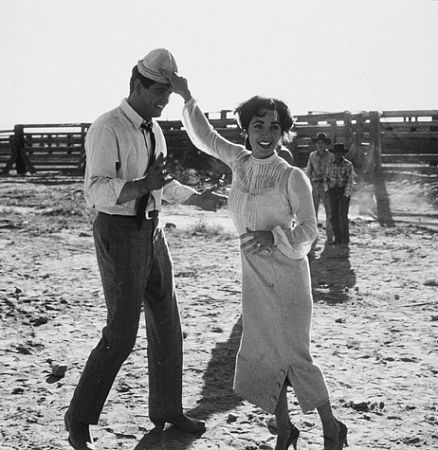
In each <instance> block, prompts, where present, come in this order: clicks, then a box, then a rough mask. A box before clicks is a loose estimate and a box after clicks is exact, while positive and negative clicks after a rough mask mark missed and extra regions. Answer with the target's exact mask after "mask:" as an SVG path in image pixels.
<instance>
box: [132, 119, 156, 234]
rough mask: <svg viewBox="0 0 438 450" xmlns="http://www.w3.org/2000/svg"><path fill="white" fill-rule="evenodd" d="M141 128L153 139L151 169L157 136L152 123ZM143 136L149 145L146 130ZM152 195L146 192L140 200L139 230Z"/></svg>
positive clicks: (137, 217) (143, 124)
mask: <svg viewBox="0 0 438 450" xmlns="http://www.w3.org/2000/svg"><path fill="white" fill-rule="evenodd" d="M141 128H142V130H144V131H145V132H146V133H149V137H150V140H151V148H150V149H149V150H150V151H149V162H148V167H147V170H149V169H150V168H151V166H152V164H154V162H155V136H154V132H153V131H152V125H151V124H150V123H142V124H141ZM143 136H144V140H145V143H146V146H147V141H146V136H145V135H144V132H143ZM150 195H151V193H150V192H148V193H147V194H144V195H143V197H140V200H139V202H138V206H137V215H136V220H137V228H138V229H139V230H140V228H141V225H142V223H143V221H144V218H145V211H146V206H147V204H148V200H149V197H150Z"/></svg>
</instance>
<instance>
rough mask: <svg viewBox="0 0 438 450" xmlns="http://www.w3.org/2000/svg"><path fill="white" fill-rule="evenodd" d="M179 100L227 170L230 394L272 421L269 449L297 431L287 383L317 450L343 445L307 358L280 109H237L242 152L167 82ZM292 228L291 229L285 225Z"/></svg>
mask: <svg viewBox="0 0 438 450" xmlns="http://www.w3.org/2000/svg"><path fill="white" fill-rule="evenodd" d="M169 80H170V82H171V88H172V90H173V92H175V93H177V94H179V95H181V97H182V98H183V99H184V101H185V105H184V109H183V121H184V125H185V127H186V129H187V132H188V134H189V136H190V139H191V140H192V142H193V143H194V145H196V147H198V148H199V149H201V150H202V151H204V152H206V153H208V154H210V155H212V156H214V157H216V158H218V159H220V160H222V161H223V162H225V163H226V164H228V165H229V166H230V168H231V169H232V172H233V181H232V186H231V191H230V196H229V199H228V205H229V209H230V212H231V215H232V219H233V222H234V225H235V227H236V229H237V231H238V233H239V236H240V240H241V254H242V272H243V273H242V308H243V334H242V341H241V344H240V349H239V353H238V355H237V361H236V372H235V379H234V390H235V392H236V393H237V394H238V395H239V396H241V397H242V398H245V399H247V400H249V401H250V402H252V403H254V404H256V405H257V406H259V407H261V408H263V409H265V410H266V411H268V412H270V413H273V414H275V416H276V419H277V426H278V437H277V443H276V447H275V449H276V450H283V449H287V448H289V446H290V445H293V447H294V448H295V449H296V446H297V440H298V436H299V430H298V429H297V428H296V427H295V426H294V425H292V423H291V422H290V419H289V413H288V405H287V395H286V388H287V385H288V384H290V385H291V386H292V387H293V389H294V391H295V394H296V396H297V399H298V401H299V403H300V406H301V408H302V409H303V411H304V412H308V411H311V410H313V409H315V408H317V410H318V412H319V415H320V417H321V420H322V425H323V431H324V449H325V450H338V449H342V448H343V447H344V444H345V445H347V438H346V436H347V428H346V426H345V425H344V424H343V423H341V422H339V421H338V420H337V419H336V418H335V417H334V415H333V412H332V409H331V406H330V401H329V394H328V391H327V387H326V384H325V382H324V379H323V376H322V374H321V371H320V369H319V368H318V367H317V366H316V365H315V364H314V363H313V362H312V357H311V355H310V351H309V347H310V323H311V315H312V304H313V303H312V294H311V284H310V271H309V265H308V260H307V257H306V255H307V253H308V251H309V250H310V247H311V244H312V242H313V240H314V239H315V237H316V233H317V228H316V219H315V210H314V207H313V202H312V194H311V187H310V182H309V180H308V179H307V177H306V175H305V174H304V172H303V171H301V170H300V169H298V168H295V167H292V166H290V165H289V164H288V163H287V162H286V161H284V160H283V159H282V158H280V157H279V156H278V155H277V154H276V152H275V149H276V148H277V146H278V145H279V144H280V143H281V141H282V139H283V137H284V136H286V135H287V134H288V132H289V130H290V128H291V126H292V123H293V122H292V117H291V115H290V112H289V110H288V108H287V106H286V105H285V104H284V103H283V102H281V101H278V100H274V99H264V98H261V97H253V98H252V99H250V100H248V101H247V102H245V103H242V104H241V105H240V106H239V107H238V108H237V109H236V114H237V117H238V122H239V126H240V127H241V128H242V130H243V131H244V133H245V134H246V145H245V147H244V146H242V145H237V144H234V143H232V142H230V141H228V140H226V139H224V138H222V137H221V136H220V135H219V134H218V133H217V132H216V131H215V130H214V129H213V128H212V127H211V125H210V124H209V122H208V121H207V120H206V118H205V116H204V114H203V113H202V111H201V110H200V109H199V107H198V106H197V104H196V102H195V101H194V100H193V98H192V96H191V93H190V90H189V88H188V84H187V80H185V79H184V78H183V77H180V76H178V75H176V74H172V75H169ZM293 219H295V220H296V226H294V227H293V228H292V220H293Z"/></svg>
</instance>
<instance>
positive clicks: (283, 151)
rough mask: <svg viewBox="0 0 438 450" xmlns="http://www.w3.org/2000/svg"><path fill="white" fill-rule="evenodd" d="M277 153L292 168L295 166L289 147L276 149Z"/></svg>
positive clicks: (281, 146)
mask: <svg viewBox="0 0 438 450" xmlns="http://www.w3.org/2000/svg"><path fill="white" fill-rule="evenodd" d="M276 152H277V155H278V156H280V157H282V158H283V159H284V160H285V161H286V162H288V163H289V164H290V165H291V166H293V165H295V160H294V157H293V155H292V152H291V151H290V150H289V149H288V148H287V147H285V146H284V145H279V146H278V147H277V148H276Z"/></svg>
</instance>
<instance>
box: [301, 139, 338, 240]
mask: <svg viewBox="0 0 438 450" xmlns="http://www.w3.org/2000/svg"><path fill="white" fill-rule="evenodd" d="M312 142H313V143H314V144H315V145H316V150H314V151H313V152H311V153H310V155H309V160H308V162H307V167H306V173H307V176H308V177H309V178H310V182H311V183H312V197H313V205H314V207H315V214H316V220H318V211H319V204H320V203H321V202H322V203H323V204H324V209H325V217H326V234H327V244H329V245H330V244H333V243H334V241H333V228H332V225H331V221H330V216H331V211H330V200H329V197H328V194H327V193H326V192H325V190H324V184H323V182H324V175H325V173H326V170H327V166H328V164H329V162H330V161H332V160H333V154H332V153H331V152H329V149H328V146H329V145H330V139H329V138H328V137H327V135H326V134H325V133H318V134H317V135H316V138H313V139H312Z"/></svg>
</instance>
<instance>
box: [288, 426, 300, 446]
mask: <svg viewBox="0 0 438 450" xmlns="http://www.w3.org/2000/svg"><path fill="white" fill-rule="evenodd" d="M299 437H300V430H299V429H298V428H297V427H296V426H295V425H293V424H291V427H290V431H289V437H288V439H287V442H286V450H287V449H288V448H289V447H290V445H291V444H292V445H293V447H294V450H297V442H298V438H299Z"/></svg>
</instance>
